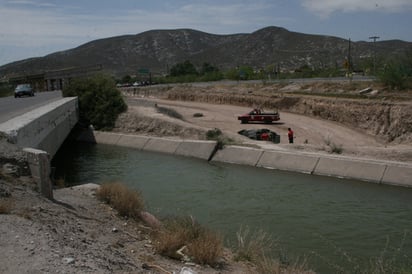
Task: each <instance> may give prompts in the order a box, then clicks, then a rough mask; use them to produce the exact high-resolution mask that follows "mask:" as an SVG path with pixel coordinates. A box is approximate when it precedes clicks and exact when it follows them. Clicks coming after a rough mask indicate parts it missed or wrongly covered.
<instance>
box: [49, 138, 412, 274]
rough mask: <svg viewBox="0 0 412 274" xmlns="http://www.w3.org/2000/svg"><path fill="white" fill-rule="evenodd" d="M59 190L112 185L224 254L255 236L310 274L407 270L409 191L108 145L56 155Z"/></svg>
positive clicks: (411, 261)
mask: <svg viewBox="0 0 412 274" xmlns="http://www.w3.org/2000/svg"><path fill="white" fill-rule="evenodd" d="M52 164H53V165H54V166H55V167H56V174H55V176H57V177H61V178H64V180H65V182H66V184H69V185H77V184H84V183H98V184H101V183H104V182H111V181H120V182H123V183H125V184H127V185H128V186H130V187H131V188H134V189H137V190H139V191H141V192H142V194H143V196H144V199H145V203H146V207H147V210H148V211H150V212H152V213H153V214H155V215H157V216H159V217H163V216H169V215H192V216H194V217H195V219H196V220H197V221H199V222H200V223H201V224H204V225H206V226H208V227H210V228H213V229H215V230H218V231H220V232H221V233H222V234H223V235H224V236H225V239H226V241H227V245H228V246H230V245H231V244H233V243H234V241H235V239H236V232H238V231H239V229H240V228H241V227H248V228H250V229H251V230H252V231H255V230H260V229H261V230H263V231H265V232H267V233H269V234H270V235H271V237H272V239H273V240H274V241H275V242H276V246H277V247H276V249H275V250H273V253H274V255H276V256H280V257H281V259H282V260H284V261H289V262H291V263H293V262H295V261H296V259H297V258H298V257H299V258H303V257H305V258H307V261H308V263H309V266H310V268H312V269H314V270H316V271H318V272H319V273H332V272H341V271H342V270H343V272H347V273H353V272H356V270H357V268H358V267H360V268H361V269H372V266H371V265H374V264H376V263H377V262H379V261H380V259H379V258H381V260H382V261H383V262H384V263H386V264H391V266H389V267H395V268H401V269H407V270H409V271H412V256H411V255H410V254H412V231H411V229H412V189H410V188H403V187H393V186H385V185H377V184H372V183H366V182H361V181H356V180H346V179H338V178H330V177H322V176H312V175H305V174H299V173H291V172H283V171H277V170H268V169H263V168H255V167H248V166H240V165H230V164H224V163H208V162H207V161H203V160H197V159H193V158H185V157H176V156H172V155H167V154H159V153H152V152H143V151H138V150H134V149H130V148H124V147H117V146H109V145H86V144H81V143H75V144H70V145H69V146H67V145H66V146H64V147H62V149H61V150H60V151H59V152H58V154H57V155H56V157H55V159H54V160H53V163H52Z"/></svg>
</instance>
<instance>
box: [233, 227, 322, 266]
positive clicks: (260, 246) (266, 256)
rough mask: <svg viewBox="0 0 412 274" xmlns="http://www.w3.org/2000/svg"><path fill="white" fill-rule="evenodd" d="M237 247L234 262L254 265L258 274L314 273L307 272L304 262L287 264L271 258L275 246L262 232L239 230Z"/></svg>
mask: <svg viewBox="0 0 412 274" xmlns="http://www.w3.org/2000/svg"><path fill="white" fill-rule="evenodd" d="M236 236H237V246H236V247H235V260H237V261H247V262H251V263H252V264H254V265H255V266H256V268H257V271H258V272H259V273H263V274H272V273H273V274H278V273H279V274H280V273H298V274H299V273H314V272H313V271H312V270H308V269H309V268H308V265H307V263H306V260H305V259H304V260H302V261H299V260H296V262H295V263H293V264H289V263H288V262H286V263H285V262H282V261H281V260H279V259H277V258H273V257H272V256H271V255H270V254H271V253H272V252H273V249H274V248H279V247H278V246H276V245H275V243H274V241H273V240H272V238H271V237H270V236H269V234H267V233H266V232H264V231H263V230H258V231H255V232H253V233H252V232H251V231H250V229H249V228H248V227H246V228H245V227H242V228H240V230H239V232H237V233H236Z"/></svg>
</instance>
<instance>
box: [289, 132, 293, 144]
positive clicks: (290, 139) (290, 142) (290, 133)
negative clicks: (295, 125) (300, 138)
mask: <svg viewBox="0 0 412 274" xmlns="http://www.w3.org/2000/svg"><path fill="white" fill-rule="evenodd" d="M293 138H294V137H293V130H292V129H291V128H288V139H289V144H293Z"/></svg>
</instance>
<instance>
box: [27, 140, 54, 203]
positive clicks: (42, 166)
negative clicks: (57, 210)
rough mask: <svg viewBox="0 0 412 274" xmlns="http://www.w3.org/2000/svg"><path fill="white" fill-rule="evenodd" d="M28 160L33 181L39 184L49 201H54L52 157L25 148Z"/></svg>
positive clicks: (36, 150) (39, 151)
mask: <svg viewBox="0 0 412 274" xmlns="http://www.w3.org/2000/svg"><path fill="white" fill-rule="evenodd" d="M23 151H24V152H26V153H27V160H28V162H29V166H30V171H31V175H32V177H33V179H34V180H35V181H36V182H37V186H38V190H39V192H40V193H41V194H42V195H43V196H44V197H46V198H48V199H53V186H52V182H51V179H50V155H49V154H48V153H47V152H45V151H43V150H38V149H33V148H25V149H23Z"/></svg>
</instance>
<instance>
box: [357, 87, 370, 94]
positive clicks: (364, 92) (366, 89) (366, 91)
mask: <svg viewBox="0 0 412 274" xmlns="http://www.w3.org/2000/svg"><path fill="white" fill-rule="evenodd" d="M371 91H372V89H371V88H370V87H368V88H364V89H362V90H360V91H358V93H359V94H366V93H369V92H371Z"/></svg>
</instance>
